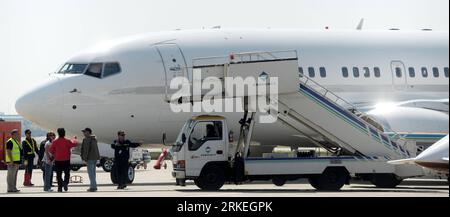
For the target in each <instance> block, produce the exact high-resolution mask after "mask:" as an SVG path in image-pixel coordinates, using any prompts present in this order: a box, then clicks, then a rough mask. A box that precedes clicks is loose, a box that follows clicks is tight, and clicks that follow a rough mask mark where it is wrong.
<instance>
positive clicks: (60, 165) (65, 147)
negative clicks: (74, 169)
mask: <svg viewBox="0 0 450 217" xmlns="http://www.w3.org/2000/svg"><path fill="white" fill-rule="evenodd" d="M65 136H66V130H64V128H59V129H58V139H56V140H55V141H53V142H52V145H51V146H50V153H51V154H52V155H53V156H54V160H55V171H56V178H57V179H58V192H62V189H63V188H64V191H68V189H69V179H70V155H71V153H72V152H71V149H72V148H74V147H76V146H77V141H76V140H75V139H73V140H72V141H71V140H68V139H66V138H64V137H65ZM63 172H64V179H63V178H62V173H63Z"/></svg>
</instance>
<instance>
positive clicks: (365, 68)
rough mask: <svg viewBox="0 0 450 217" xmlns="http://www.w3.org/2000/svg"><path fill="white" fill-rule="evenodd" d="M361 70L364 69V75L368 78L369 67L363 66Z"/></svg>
mask: <svg viewBox="0 0 450 217" xmlns="http://www.w3.org/2000/svg"><path fill="white" fill-rule="evenodd" d="M363 71H364V77H366V78H370V69H369V67H364V68H363Z"/></svg>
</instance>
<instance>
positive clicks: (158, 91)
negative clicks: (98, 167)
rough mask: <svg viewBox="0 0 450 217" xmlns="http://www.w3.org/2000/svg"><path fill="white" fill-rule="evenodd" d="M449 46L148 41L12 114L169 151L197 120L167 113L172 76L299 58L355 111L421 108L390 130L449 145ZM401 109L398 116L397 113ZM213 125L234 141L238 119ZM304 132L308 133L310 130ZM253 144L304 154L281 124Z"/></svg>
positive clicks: (191, 34) (233, 35) (109, 50)
mask: <svg viewBox="0 0 450 217" xmlns="http://www.w3.org/2000/svg"><path fill="white" fill-rule="evenodd" d="M448 38H449V34H448V32H438V31H419V30H418V31H396V30H389V31H369V30H363V31H356V30H353V31H331V30H275V29H205V30H182V31H179V30H177V31H170V32H161V33H152V34H147V35H141V36H135V37H130V38H125V39H122V40H117V41H112V42H107V43H103V44H100V45H98V46H96V47H94V48H92V49H89V50H87V51H85V52H82V53H80V54H78V55H75V56H74V57H73V58H70V59H69V60H67V61H66V62H65V63H64V64H63V65H62V66H61V68H59V69H58V70H57V72H56V73H53V74H51V75H50V76H49V78H48V81H46V82H45V83H42V84H40V85H39V86H38V87H35V88H33V89H31V90H30V91H29V92H27V93H25V94H24V95H23V96H22V97H20V98H19V99H18V100H17V102H16V110H17V112H18V113H19V114H20V115H22V116H24V117H25V118H26V119H28V120H31V121H33V122H35V123H37V124H39V125H41V126H43V127H45V128H48V129H56V128H58V127H65V128H66V130H67V131H68V132H70V133H71V134H74V135H78V136H80V137H81V135H80V134H81V132H80V129H82V128H85V127H86V126H89V127H91V128H93V129H94V131H95V134H96V135H97V137H98V138H99V140H100V141H102V142H105V143H110V142H111V141H112V140H113V139H115V137H116V132H117V131H118V130H126V131H127V133H128V134H127V135H128V137H130V138H132V139H135V140H142V141H143V142H145V143H149V144H151V143H153V144H160V143H161V136H162V134H163V133H167V136H168V137H167V140H168V141H174V140H175V137H176V136H177V134H178V132H179V130H180V128H181V127H182V125H183V123H184V122H185V121H186V120H187V119H189V118H190V117H191V116H192V115H193V114H192V113H173V112H172V111H171V110H170V105H169V103H167V99H169V98H170V96H171V94H172V93H173V92H172V91H171V90H169V85H170V81H171V79H172V78H173V77H176V76H184V77H187V78H188V79H189V80H191V81H192V60H193V59H195V58H199V57H209V56H226V55H229V54H232V53H239V52H249V51H272V50H293V49H295V50H297V52H298V54H299V62H300V65H299V73H303V74H305V75H308V76H309V77H311V78H312V79H314V80H315V81H317V82H319V83H320V84H321V85H323V86H325V87H326V88H327V89H329V90H331V91H333V92H335V93H336V94H337V95H338V96H340V97H342V98H344V99H346V100H347V101H349V102H351V103H353V104H355V105H357V106H358V107H361V108H363V107H370V106H375V105H379V104H380V103H382V102H394V103H401V102H405V101H411V100H415V102H422V103H415V104H412V105H408V107H407V109H408V113H402V116H401V118H399V119H395V121H396V122H398V121H400V122H403V121H405V122H407V123H408V124H407V126H408V129H407V130H403V129H399V128H398V129H394V130H396V131H401V132H409V133H412V132H427V133H440V134H445V135H447V134H448V121H449V120H448V98H449V91H448V89H449V80H448V79H449V78H448V76H449V41H448ZM436 101H439V102H440V103H437V104H436ZM429 102H430V103H429ZM398 109H403V107H402V108H393V110H394V111H399V110H398ZM397 113H398V112H397ZM377 114H378V113H377ZM218 115H222V116H225V117H227V119H228V120H229V124H230V125H231V129H232V130H233V131H234V132H239V124H238V121H239V120H240V118H241V117H242V114H238V113H220V114H218ZM378 115H379V116H380V114H378ZM381 116H382V115H381ZM411 120H413V121H411ZM430 123H432V124H431V125H430ZM386 124H388V125H392V126H393V125H395V124H393V123H386ZM401 126H404V125H401ZM400 128H401V127H400ZM304 132H305V133H312V132H310V131H309V130H308V129H305V130H304ZM254 139H255V141H257V142H259V143H261V144H262V145H268V146H270V145H272V146H276V145H299V144H302V145H304V144H309V141H308V140H307V139H306V138H304V137H303V136H302V135H298V133H297V132H296V131H293V130H291V129H290V128H287V127H286V126H284V125H282V124H281V123H279V122H277V123H274V124H264V125H258V126H256V128H255V132H254Z"/></svg>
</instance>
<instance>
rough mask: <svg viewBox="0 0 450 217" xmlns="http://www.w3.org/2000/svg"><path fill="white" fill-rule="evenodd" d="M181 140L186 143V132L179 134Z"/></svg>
mask: <svg viewBox="0 0 450 217" xmlns="http://www.w3.org/2000/svg"><path fill="white" fill-rule="evenodd" d="M181 141H182V142H183V144H184V143H186V134H184V133H183V135H181Z"/></svg>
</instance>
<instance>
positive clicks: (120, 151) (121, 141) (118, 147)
mask: <svg viewBox="0 0 450 217" xmlns="http://www.w3.org/2000/svg"><path fill="white" fill-rule="evenodd" d="M117 136H118V138H117V140H114V143H113V144H111V148H113V149H114V166H113V167H114V168H113V169H115V171H116V174H117V182H118V186H117V189H118V190H119V189H125V188H126V187H127V183H128V167H129V163H128V161H129V159H130V148H136V147H139V146H140V145H141V144H139V143H133V142H131V141H130V140H127V139H125V132H124V131H119V132H118V133H117Z"/></svg>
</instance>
